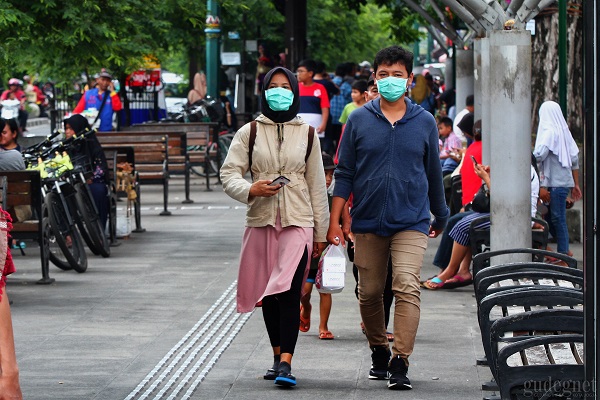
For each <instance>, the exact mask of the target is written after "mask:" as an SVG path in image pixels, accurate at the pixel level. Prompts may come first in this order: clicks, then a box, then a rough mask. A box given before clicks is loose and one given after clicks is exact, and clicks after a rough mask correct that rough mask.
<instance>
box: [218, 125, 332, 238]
mask: <svg viewBox="0 0 600 400" xmlns="http://www.w3.org/2000/svg"><path fill="white" fill-rule="evenodd" d="M256 121H257V124H256V125H257V127H256V128H257V129H256V140H255V142H254V149H253V153H252V177H253V181H257V180H265V179H269V180H272V179H275V178H277V177H278V176H279V175H283V176H285V177H286V178H288V179H289V180H290V183H289V184H287V185H285V186H284V187H282V188H281V189H280V190H279V193H278V194H277V195H275V196H272V197H255V198H253V199H252V200H250V201H249V200H248V195H249V193H250V186H251V182H248V180H246V179H245V178H244V175H245V174H246V173H247V172H248V168H249V157H248V141H249V137H250V124H246V125H244V126H243V127H242V128H240V130H239V131H238V132H237V133H236V134H235V137H234V138H233V140H232V142H231V146H230V147H229V152H228V153H227V157H226V158H225V162H224V163H223V166H222V167H221V181H222V182H223V189H224V190H225V193H227V194H228V195H229V196H230V197H232V198H234V199H235V200H238V201H240V202H242V203H244V204H247V205H248V209H247V211H246V226H249V227H261V226H267V225H272V226H275V220H276V217H277V209H278V208H279V210H280V214H281V225H282V226H283V227H284V228H285V227H287V226H299V227H304V228H309V227H314V241H315V242H326V241H327V240H326V236H327V229H328V227H329V207H328V203H327V189H326V186H325V173H324V171H323V159H322V157H321V146H320V145H319V138H318V137H317V135H316V133H315V136H314V139H313V144H312V150H311V152H310V156H309V158H308V160H307V161H306V162H304V158H305V157H306V148H307V146H308V128H309V126H308V124H306V123H305V122H304V121H302V119H301V118H299V117H296V118H294V119H292V120H291V121H288V122H285V123H282V124H276V123H275V122H273V121H271V120H270V119H268V118H267V117H265V116H264V115H261V116H259V117H258V118H256Z"/></svg>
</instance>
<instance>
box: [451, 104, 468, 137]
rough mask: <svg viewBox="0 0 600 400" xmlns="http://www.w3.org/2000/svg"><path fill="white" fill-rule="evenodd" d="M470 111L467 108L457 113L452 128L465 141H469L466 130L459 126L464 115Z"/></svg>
mask: <svg viewBox="0 0 600 400" xmlns="http://www.w3.org/2000/svg"><path fill="white" fill-rule="evenodd" d="M468 113H469V110H467V109H466V108H465V109H464V110H462V111H461V112H459V113H458V114H456V117H455V118H454V125H453V127H452V130H453V131H454V133H456V136H458V137H459V138H460V140H461V141H462V142H463V143H467V138H466V137H465V134H464V132H463V131H462V130H461V129H460V128H459V127H458V123H459V122H460V121H462V119H463V117H464V116H465V115H467V114H468Z"/></svg>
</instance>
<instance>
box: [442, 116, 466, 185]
mask: <svg viewBox="0 0 600 400" xmlns="http://www.w3.org/2000/svg"><path fill="white" fill-rule="evenodd" d="M438 132H439V134H440V139H442V140H443V141H444V144H443V146H442V149H441V150H440V163H441V164H442V175H444V176H446V175H448V174H451V173H452V172H454V170H455V169H456V167H458V164H459V163H460V160H461V152H462V141H461V140H460V138H459V137H458V136H457V135H456V134H455V133H454V131H453V130H452V120H451V119H450V118H448V117H445V118H442V119H441V120H440V122H439V123H438Z"/></svg>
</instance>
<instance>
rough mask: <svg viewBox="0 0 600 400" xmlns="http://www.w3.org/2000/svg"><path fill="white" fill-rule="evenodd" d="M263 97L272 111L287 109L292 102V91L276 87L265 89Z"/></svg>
mask: <svg viewBox="0 0 600 400" xmlns="http://www.w3.org/2000/svg"><path fill="white" fill-rule="evenodd" d="M265 99H266V100H267V104H269V108H270V109H271V110H273V111H287V110H289V109H290V106H291V105H292V103H293V102H294V92H292V91H291V90H288V89H284V88H280V87H276V88H272V89H269V90H267V91H265Z"/></svg>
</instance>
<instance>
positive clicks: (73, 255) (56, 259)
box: [45, 192, 87, 272]
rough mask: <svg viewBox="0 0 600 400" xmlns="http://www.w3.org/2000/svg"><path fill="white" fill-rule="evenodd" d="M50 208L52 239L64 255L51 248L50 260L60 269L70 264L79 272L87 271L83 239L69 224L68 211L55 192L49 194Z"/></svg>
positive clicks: (47, 202) (47, 198) (47, 203)
mask: <svg viewBox="0 0 600 400" xmlns="http://www.w3.org/2000/svg"><path fill="white" fill-rule="evenodd" d="M45 202H46V205H47V208H48V219H49V222H50V231H51V233H52V236H51V238H52V237H53V238H54V241H55V244H56V246H57V247H58V248H60V250H61V251H62V253H59V252H58V251H53V250H56V249H55V246H53V245H51V246H50V260H51V261H52V262H53V263H54V264H55V265H56V266H57V267H59V268H61V269H65V268H62V267H64V266H65V264H68V265H70V266H71V268H73V269H74V270H75V271H77V272H85V270H86V269H87V254H85V248H84V247H83V239H82V238H81V235H80V234H79V231H78V230H77V229H76V228H75V226H74V225H71V224H70V223H69V218H68V216H67V210H65V208H64V206H63V203H62V200H61V198H60V195H59V194H58V193H55V192H51V193H48V194H47V195H46V199H45Z"/></svg>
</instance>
